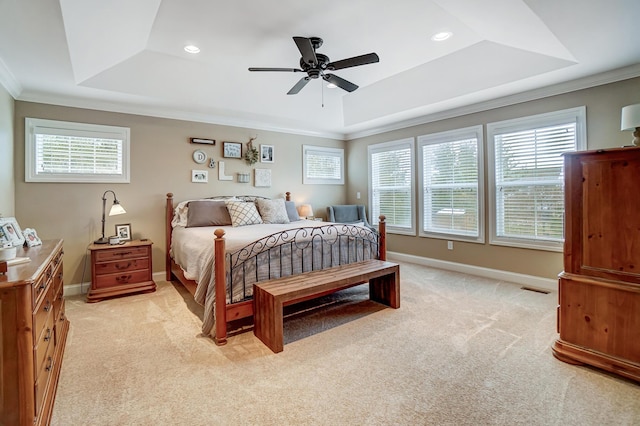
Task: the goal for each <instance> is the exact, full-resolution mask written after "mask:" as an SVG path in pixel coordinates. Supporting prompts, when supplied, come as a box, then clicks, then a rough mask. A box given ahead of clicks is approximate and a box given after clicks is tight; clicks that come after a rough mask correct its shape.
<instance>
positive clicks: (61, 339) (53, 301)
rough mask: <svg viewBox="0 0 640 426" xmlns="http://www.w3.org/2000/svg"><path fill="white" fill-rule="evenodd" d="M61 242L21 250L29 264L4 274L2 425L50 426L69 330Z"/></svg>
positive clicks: (0, 287)
mask: <svg viewBox="0 0 640 426" xmlns="http://www.w3.org/2000/svg"><path fill="white" fill-rule="evenodd" d="M62 255H63V250H62V240H50V241H43V242H42V245H41V246H36V247H31V248H25V249H22V248H18V256H19V257H29V258H30V259H31V260H30V261H29V262H27V263H22V264H19V265H14V266H9V267H8V271H7V272H6V273H5V274H0V325H1V326H2V331H1V333H2V334H1V335H0V369H1V370H2V378H1V382H0V424H2V425H7V426H8V425H29V426H33V425H45V424H48V423H49V420H50V418H51V413H52V409H53V402H54V399H55V395H56V389H57V387H58V379H59V377H60V367H61V365H62V356H63V354H64V347H65V343H66V339H67V332H68V331H69V321H68V320H67V318H66V317H65V314H64V298H63V293H62V292H63V280H62Z"/></svg>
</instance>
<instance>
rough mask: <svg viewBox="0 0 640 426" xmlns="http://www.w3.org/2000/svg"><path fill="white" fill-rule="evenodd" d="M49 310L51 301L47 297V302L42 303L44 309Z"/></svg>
mask: <svg viewBox="0 0 640 426" xmlns="http://www.w3.org/2000/svg"><path fill="white" fill-rule="evenodd" d="M50 310H51V301H50V300H48V299H47V303H46V304H45V305H44V311H45V312H49V311H50Z"/></svg>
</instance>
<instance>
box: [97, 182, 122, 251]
mask: <svg viewBox="0 0 640 426" xmlns="http://www.w3.org/2000/svg"><path fill="white" fill-rule="evenodd" d="M108 192H110V193H112V194H113V205H112V206H111V210H110V211H109V216H116V215H119V214H124V213H126V211H125V209H124V208H123V207H122V206H121V205H120V201H118V199H117V198H116V193H115V192H113V191H111V190H110V189H108V190H106V191H104V194H102V236H101V237H100V238H98V239H97V240H95V241H94V242H93V243H94V244H107V243H108V242H109V238H105V236H104V221H105V217H104V215H105V209H106V207H107V193H108Z"/></svg>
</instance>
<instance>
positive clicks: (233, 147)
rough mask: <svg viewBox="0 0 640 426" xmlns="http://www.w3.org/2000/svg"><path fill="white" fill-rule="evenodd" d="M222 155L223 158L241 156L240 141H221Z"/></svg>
mask: <svg viewBox="0 0 640 426" xmlns="http://www.w3.org/2000/svg"><path fill="white" fill-rule="evenodd" d="M222 156H223V157H224V158H242V144H241V143H240V142H222Z"/></svg>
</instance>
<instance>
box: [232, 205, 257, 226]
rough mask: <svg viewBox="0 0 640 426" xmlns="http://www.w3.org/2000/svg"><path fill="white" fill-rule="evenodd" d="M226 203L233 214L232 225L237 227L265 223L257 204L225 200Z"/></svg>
mask: <svg viewBox="0 0 640 426" xmlns="http://www.w3.org/2000/svg"><path fill="white" fill-rule="evenodd" d="M225 204H226V205H227V210H229V216H231V225H233V226H235V227H237V226H245V225H256V224H258V223H263V222H262V218H261V217H260V214H259V213H258V210H257V209H256V205H255V204H253V203H245V202H244V201H225Z"/></svg>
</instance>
